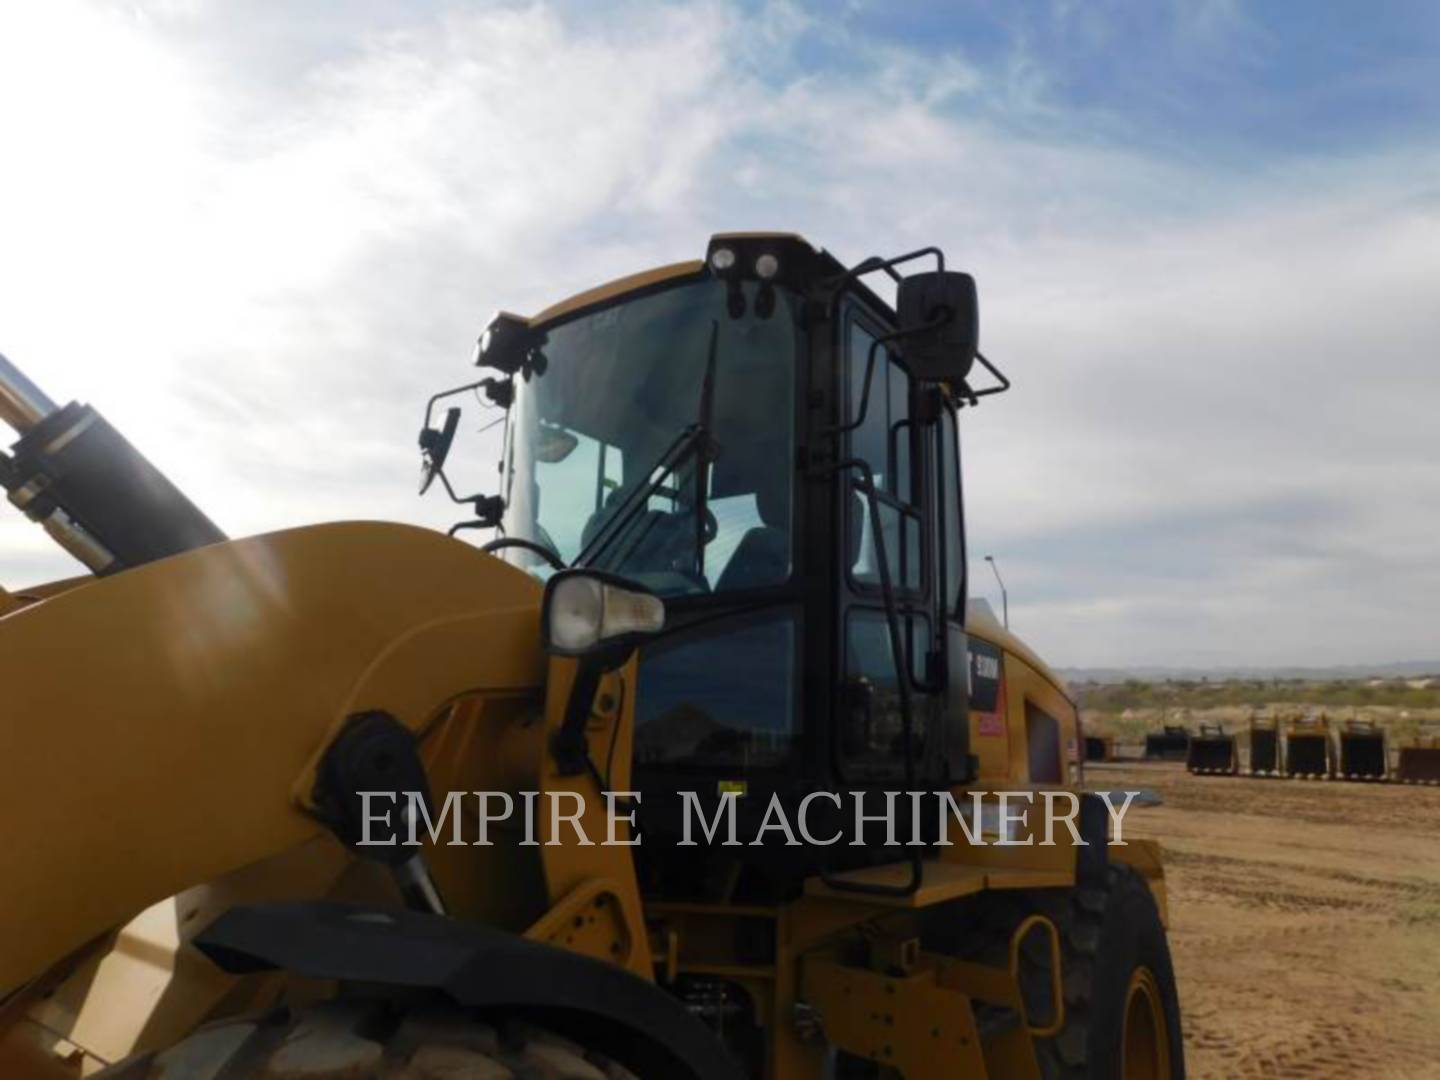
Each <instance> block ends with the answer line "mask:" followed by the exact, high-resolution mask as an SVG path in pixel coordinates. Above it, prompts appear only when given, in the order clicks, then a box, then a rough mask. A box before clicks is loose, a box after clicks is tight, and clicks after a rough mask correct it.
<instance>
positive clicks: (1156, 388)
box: [0, 0, 1440, 667]
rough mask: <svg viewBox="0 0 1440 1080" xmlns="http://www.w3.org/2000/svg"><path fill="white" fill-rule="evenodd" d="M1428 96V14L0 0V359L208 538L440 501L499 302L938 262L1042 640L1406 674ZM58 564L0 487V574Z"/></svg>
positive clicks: (48, 570)
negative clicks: (745, 249)
mask: <svg viewBox="0 0 1440 1080" xmlns="http://www.w3.org/2000/svg"><path fill="white" fill-rule="evenodd" d="M1437 85H1440V7H1437V6H1436V5H1434V4H1431V3H1428V2H1415V3H1406V2H1389V3H1385V4H1379V5H1374V4H1372V5H1361V4H1314V3H1309V2H1300V0H1292V2H1270V3H1263V4H1261V3H1255V4H1239V3H1231V2H1225V0H1186V2H1180V0H1173V2H1172V0H1155V2H1153V3H1144V4H1142V3H1133V2H1129V3H1120V2H1118V0H1091V2H1086V3H1080V2H1078V0H1050V2H1035V3H1023V2H1017V3H1009V2H999V0H996V2H993V3H990V2H970V3H946V4H928V5H922V4H906V3H898V2H879V0H876V2H867V0H855V2H850V3H828V4H818V3H817V4H813V5H807V4H803V3H798V2H758V0H753V2H722V0H713V2H704V3H639V2H636V3H627V2H621V3H616V4H605V5H601V4H595V3H578V2H576V3H567V2H549V3H546V2H539V3H486V2H476V3H453V4H449V3H439V4H437V3H417V2H404V3H401V2H393V3H380V2H378V0H352V2H349V3H346V4H343V5H342V4H321V3H317V2H308V0H286V2H283V3H282V2H269V0H262V2H252V3H245V4H239V3H230V4H226V3H214V2H210V0H154V2H131V3H99V2H97V3H90V4H81V3H75V2H73V0H46V2H45V3H44V4H26V5H20V4H7V5H3V6H0V352H3V353H5V354H6V355H7V356H9V357H10V359H11V360H13V361H15V362H16V363H17V364H19V365H20V366H21V367H23V368H24V369H25V370H26V371H27V372H28V373H29V374H30V375H31V376H32V378H34V379H35V380H36V382H38V383H39V384H40V385H41V386H42V387H44V388H45V389H46V390H47V392H48V393H49V394H50V396H52V397H54V398H56V399H59V400H62V401H64V400H69V399H72V398H75V399H80V400H84V401H88V402H90V403H92V404H94V405H95V406H97V407H98V408H99V409H100V410H101V411H102V412H104V413H105V414H106V416H107V417H109V418H110V419H111V420H112V421H113V422H114V423H115V424H116V425H117V426H118V427H119V428H120V429H121V430H122V431H124V432H125V433H126V434H127V435H128V436H129V437H130V438H131V440H132V441H133V442H135V443H136V444H137V445H138V446H139V447H140V448H141V449H142V450H143V451H144V452H145V453H146V454H147V455H149V456H150V457H151V458H152V460H154V461H155V462H156V463H157V464H158V465H159V466H160V467H161V468H162V469H163V470H165V471H166V472H167V473H168V474H169V475H170V476H171V477H172V478H173V479H174V480H175V481H176V482H177V483H178V484H179V485H180V486H181V488H182V489H183V490H185V491H186V492H187V493H189V494H190V495H191V497H192V498H193V499H194V500H195V501H196V502H198V503H199V504H200V505H201V506H203V507H204V508H205V509H206V510H207V511H208V512H209V513H210V515H211V516H212V517H213V518H214V519H215V520H216V521H217V522H218V523H219V524H220V525H221V526H222V527H223V528H224V529H226V530H227V531H228V532H229V533H230V534H231V535H234V536H239V535H247V534H251V533H256V532H263V531H267V530H272V529H277V528H283V527H287V526H290V525H296V524H303V523H308V522H316V521H324V520H333V519H337V518H384V519H394V520H403V521H411V522H416V523H420V524H427V525H437V526H444V525H448V524H449V523H450V522H451V521H452V520H454V519H455V517H456V515H455V514H454V512H453V510H454V508H453V507H451V506H448V505H446V504H445V503H443V502H442V501H440V499H439V498H438V496H437V495H434V494H432V495H431V496H428V497H427V498H426V499H425V500H421V499H418V498H417V497H416V495H415V483H416V479H417V473H418V458H417V452H416V448H415V436H416V431H417V428H418V426H419V422H420V417H421V413H422V409H423V405H424V401H425V399H426V397H427V396H428V395H429V394H430V393H432V392H434V391H435V390H437V389H440V388H442V387H446V386H451V385H455V384H457V383H459V382H462V381H466V380H467V379H468V378H470V377H471V376H470V373H471V371H472V369H471V368H470V367H469V357H470V351H471V348H472V345H473V342H474V338H475V336H476V334H477V332H478V331H479V330H480V329H481V328H482V327H483V325H484V323H485V322H486V321H487V319H488V317H489V315H490V313H491V312H493V311H494V310H496V309H500V308H505V309H510V310H516V311H522V312H524V311H534V310H538V309H539V308H541V307H543V306H545V304H546V303H548V302H550V301H551V300H554V299H557V298H560V297H562V296H565V295H568V294H570V293H572V292H575V291H578V290H580V289H582V288H585V287H587V286H589V285H592V284H595V283H597V282H599V281H603V280H607V279H609V278H612V277H616V276H619V275H622V274H625V273H629V272H632V271H635V270H639V269H644V268H646V267H649V266H652V265H656V264H660V263H665V262H672V261H677V260H681V259H687V258H698V257H700V256H701V255H702V254H703V251H704V247H705V242H706V239H707V238H708V237H709V235H710V234H712V233H714V232H718V231H725V230H730V229H745V228H749V229H759V228H775V229H785V230H790V231H797V232H801V233H803V234H805V235H806V236H808V237H809V238H810V239H811V240H812V241H814V242H816V243H817V244H820V245H822V246H824V247H826V248H828V249H830V250H831V251H832V252H834V253H835V254H836V255H837V256H838V257H839V258H841V259H842V260H844V261H847V262H849V261H855V260H858V259H860V258H862V257H864V256H867V255H870V254H875V253H898V252H900V251H905V250H910V249H912V248H914V247H918V246H922V245H925V244H932V243H935V244H939V245H941V246H942V247H944V249H945V250H946V252H947V255H948V257H949V262H950V264H951V265H952V266H954V267H957V268H962V269H966V270H969V271H971V272H972V273H974V274H975V276H976V278H977V280H978V282H979V285H980V293H981V307H982V335H981V337H982V346H983V348H984V349H985V351H986V353H987V355H989V356H990V357H991V358H992V359H993V360H995V361H996V362H998V363H999V364H1000V365H1001V366H1002V367H1004V369H1005V370H1006V371H1007V373H1008V374H1009V375H1010V376H1011V377H1012V379H1013V381H1014V389H1013V390H1012V391H1011V392H1010V393H1009V394H1007V395H1004V396H1001V397H997V398H993V399H989V400H987V401H986V402H985V404H984V406H983V407H982V408H980V409H977V410H975V411H974V412H973V413H971V414H968V415H967V416H966V417H965V427H964V432H963V435H962V439H963V442H964V453H965V469H966V485H967V486H966V498H967V515H968V519H967V520H968V531H969V541H970V549H971V553H972V593H973V594H975V595H983V596H988V597H989V598H990V599H991V600H992V601H998V597H997V590H996V588H995V585H994V582H993V578H992V577H990V576H989V567H988V566H987V565H986V564H985V563H984V562H982V561H981V556H982V555H984V554H993V555H994V556H995V557H996V559H997V561H998V562H999V565H1000V567H1001V570H1002V572H1003V574H1004V576H1005V580H1006V584H1007V586H1008V587H1009V592H1010V617H1011V623H1012V625H1013V627H1014V628H1015V629H1016V630H1017V632H1019V633H1020V634H1021V635H1022V636H1024V637H1025V638H1026V639H1027V640H1029V641H1030V642H1031V643H1032V644H1033V645H1034V646H1035V647H1036V648H1037V649H1039V650H1040V651H1041V652H1042V654H1044V655H1046V656H1047V657H1048V658H1050V659H1051V660H1052V662H1054V663H1056V664H1058V665H1061V666H1067V667H1077V666H1137V665H1165V666H1177V665H1178V666H1196V667H1206V666H1236V665H1282V664H1283V665H1289V664H1307V665H1323V664H1342V663H1343V664H1356V663H1361V664H1364V663H1382V662H1387V661H1398V660H1415V659H1432V658H1435V659H1440V618H1437V615H1436V610H1437V601H1440V560H1437V558H1436V547H1437V543H1436V538H1437V537H1440V425H1437V418H1440V363H1437V362H1436V361H1437V346H1436V340H1437V335H1440V288H1437V283H1440V139H1437V136H1440V94H1436V93H1435V92H1434V88H1435V87H1436V86H1437ZM471 419H478V418H475V417H472V418H471ZM471 434H473V433H471ZM482 443H483V440H482V441H481V443H477V444H476V445H477V446H478V445H481V444H482ZM482 458H483V454H481V453H479V452H477V453H476V454H475V455H474V461H473V464H474V465H475V472H474V474H473V476H474V477H475V478H476V481H477V482H476V484H474V485H472V486H475V487H483V486H484V484H485V483H487V482H488V483H492V484H493V475H494V474H493V472H492V466H493V461H487V460H482ZM452 468H453V466H452ZM73 565H74V564H72V563H70V562H69V560H68V558H67V557H65V556H64V555H63V554H60V553H59V552H58V550H57V549H55V548H53V546H52V545H51V544H50V541H49V540H48V538H47V537H46V536H45V534H44V533H43V532H42V531H41V530H39V529H38V528H36V527H35V526H33V525H31V524H30V523H28V522H26V521H25V520H24V519H23V518H21V517H20V515H19V514H18V513H15V512H10V513H0V582H4V583H6V584H7V585H12V586H13V585H17V584H25V583H29V582H34V581H38V580H44V579H47V578H50V577H55V576H59V575H61V574H67V573H71V572H73ZM996 606H997V608H998V606H999V605H998V602H996Z"/></svg>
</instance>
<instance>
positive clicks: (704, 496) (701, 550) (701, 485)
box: [695, 319, 720, 578]
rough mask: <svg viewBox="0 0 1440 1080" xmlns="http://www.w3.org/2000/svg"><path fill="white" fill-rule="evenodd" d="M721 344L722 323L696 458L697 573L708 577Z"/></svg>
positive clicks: (715, 335) (714, 324) (713, 343)
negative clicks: (707, 546)
mask: <svg viewBox="0 0 1440 1080" xmlns="http://www.w3.org/2000/svg"><path fill="white" fill-rule="evenodd" d="M719 340H720V321H719V320H718V319H715V320H712V321H711V323H710V350H709V352H708V353H707V354H706V357H705V381H704V382H703V383H702V384H701V386H700V422H699V424H698V426H699V428H700V437H701V438H702V440H703V444H702V445H701V446H700V449H699V452H698V453H697V454H696V457H695V572H696V573H697V574H699V575H700V576H701V577H702V578H703V577H704V576H705V544H706V539H705V531H706V528H707V525H708V522H707V520H706V518H707V516H708V509H707V508H708V506H709V502H710V465H711V463H712V462H714V461H715V459H716V458H718V457H719V456H720V447H719V445H718V444H717V443H716V442H715V437H714V436H713V435H712V434H711V432H712V431H713V430H714V422H715V354H716V351H717V349H716V347H717V345H718V343H719Z"/></svg>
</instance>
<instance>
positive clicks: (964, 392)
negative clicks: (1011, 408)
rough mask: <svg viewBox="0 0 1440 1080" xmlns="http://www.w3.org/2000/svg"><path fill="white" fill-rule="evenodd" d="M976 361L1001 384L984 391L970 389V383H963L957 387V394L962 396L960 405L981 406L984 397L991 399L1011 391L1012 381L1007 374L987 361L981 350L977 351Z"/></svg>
mask: <svg viewBox="0 0 1440 1080" xmlns="http://www.w3.org/2000/svg"><path fill="white" fill-rule="evenodd" d="M975 359H976V360H979V361H980V363H981V364H983V365H984V366H985V370H986V371H988V372H990V374H991V375H994V376H995V378H996V379H998V380H999V384H998V385H996V386H987V387H985V389H983V390H972V389H970V384H969V382H962V383H961V384H960V385H959V387H957V392H958V393H959V395H960V402H959V404H960V405H967V404H968V405H971V406H975V405H978V404H980V399H981V398H982V397H989V396H990V395H991V394H1003V393H1004V392H1005V391H1006V390H1009V389H1010V380H1009V379H1007V378H1006V377H1005V373H1004V372H1002V371H1001V370H1000V369H999V368H997V367H996V366H995V365H994V364H992V363H991V362H990V361H989V360H987V359H985V354H984V353H982V352H981V351H980V350H979V349H976V350H975Z"/></svg>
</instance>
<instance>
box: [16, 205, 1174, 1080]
mask: <svg viewBox="0 0 1440 1080" xmlns="http://www.w3.org/2000/svg"><path fill="white" fill-rule="evenodd" d="M877 281H884V282H887V284H888V286H889V287H893V290H894V295H895V302H894V304H893V306H892V305H891V304H890V303H887V302H886V301H885V300H883V299H882V298H881V296H880V295H879V294H878V293H877V291H875V289H874V288H872V286H873V285H874V283H875V282H877ZM977 328H978V318H977V307H976V293H975V285H974V281H973V279H971V278H970V277H969V276H968V275H965V274H962V273H958V272H955V271H953V270H950V269H947V268H946V266H945V262H944V258H943V255H942V254H941V253H940V252H939V251H938V250H936V249H933V248H928V249H924V250H921V251H915V252H910V253H907V254H904V255H901V256H898V257H893V258H891V257H875V258H870V259H866V260H865V261H863V262H861V263H859V264H856V265H852V266H846V265H843V264H842V263H840V262H839V261H837V260H836V259H835V258H834V257H833V256H831V255H830V254H828V253H826V252H825V251H822V250H819V249H817V248H815V247H813V246H812V245H810V244H809V243H808V242H806V241H805V240H804V239H802V238H800V237H798V236H793V235H788V234H779V233H733V234H722V235H718V236H715V237H713V238H712V239H711V241H710V243H709V246H708V248H707V249H706V251H705V252H704V257H703V258H701V259H697V260H694V261H690V262H683V263H678V264H675V265H672V266H666V267H662V268H660V269H656V270H652V271H649V272H646V273H642V274H638V275H635V276H632V277H628V278H624V279H621V280H619V281H616V282H613V283H611V284H608V285H604V286H601V287H599V288H596V289H593V290H591V291H589V292H586V293H582V294H581V295H579V296H576V297H574V298H572V299H569V300H566V301H564V302H562V303H560V304H557V305H556V306H554V307H551V308H549V309H547V310H546V311H544V312H542V313H540V314H539V315H537V316H535V317H533V318H522V317H518V316H514V315H509V314H501V315H498V316H496V317H495V319H494V320H493V321H492V322H491V323H490V325H489V326H488V328H487V329H486V331H485V333H484V335H483V337H482V338H481V339H480V343H479V346H478V348H477V355H476V361H477V363H478V365H479V366H480V368H481V369H482V370H481V372H479V373H477V374H478V375H479V377H478V378H477V379H476V380H475V381H473V382H471V383H468V384H466V385H465V386H462V387H458V388H457V389H455V390H452V391H445V392H442V393H440V394H437V395H436V396H435V398H433V399H432V400H431V402H430V403H429V406H428V408H427V415H426V420H425V423H424V425H423V429H422V433H421V436H420V444H421V452H422V459H423V473H422V477H423V479H422V488H423V487H430V486H431V485H432V484H433V483H434V482H436V481H438V487H437V488H436V491H437V492H438V491H444V492H446V493H448V494H449V496H450V497H452V498H454V499H456V501H457V502H460V503H463V504H464V506H465V508H466V516H465V519H464V520H462V521H461V522H460V523H459V524H458V525H457V526H456V527H455V528H454V529H452V530H451V534H450V535H449V536H447V535H443V534H441V533H439V532H435V531H430V530H426V529H420V528H412V527H408V526H403V525H396V524H380V523H369V522H346V523H339V524H330V525H318V526H311V527H305V528H297V529H291V530H286V531H282V532H277V533H272V534H268V535H263V536H254V537H249V538H245V539H237V540H232V539H227V538H226V537H225V536H224V535H223V534H222V533H221V532H220V530H219V529H218V528H217V527H216V526H215V525H214V524H213V523H212V522H210V520H209V519H208V518H206V517H205V516H204V514H202V513H201V512H200V511H199V510H198V509H197V508H196V507H195V506H194V505H193V504H192V503H191V502H190V501H189V500H188V499H186V498H185V496H184V495H182V494H181V493H180V492H179V491H178V490H176V489H175V487H174V486H173V485H172V484H170V483H169V482H168V481H167V480H166V479H165V478H164V477H163V476H162V475H161V474H160V472H159V471H158V470H156V469H155V468H154V467H153V466H152V465H151V464H150V463H149V462H147V461H146V460H145V458H144V457H143V456H142V455H141V454H140V453H139V452H137V451H136V450H135V449H134V447H133V446H131V444H129V443H128V442H127V441H126V440H125V439H124V438H123V437H122V436H121V435H120V434H119V433H118V432H117V431H116V430H115V429H114V428H112V427H111V426H110V425H108V424H107V423H106V422H105V421H104V419H103V417H101V416H100V414H99V413H98V412H96V411H95V410H94V409H93V408H92V407H90V406H88V405H81V404H75V403H72V404H69V405H66V406H63V407H60V406H57V405H56V404H55V403H54V402H52V401H51V400H50V399H49V398H47V397H46V396H45V394H44V393H43V392H42V391H41V390H40V389H39V388H38V387H36V386H35V385H34V384H33V383H31V382H30V381H29V380H27V379H26V378H25V376H24V375H23V374H21V372H20V371H19V370H18V369H16V368H15V367H14V366H13V365H10V364H8V363H4V362H0V418H3V419H5V420H6V421H8V422H9V423H10V425H11V426H13V427H14V428H16V430H17V432H18V434H19V438H18V441H17V442H16V443H15V444H14V446H13V447H12V448H11V450H10V452H9V453H8V454H4V455H0V482H3V485H4V486H5V488H6V490H7V491H8V492H9V495H10V499H11V501H12V502H13V503H14V504H15V505H16V506H17V507H19V508H20V509H21V510H22V511H23V512H25V513H26V514H27V515H28V516H30V517H31V518H32V519H34V520H35V521H37V522H39V523H41V524H42V525H43V526H44V527H45V528H46V529H47V530H48V531H49V532H50V533H51V535H52V536H54V537H55V539H56V540H57V541H59V542H60V543H61V544H63V545H64V546H65V548H66V549H67V550H69V551H70V552H72V553H73V554H75V555H76V556H77V557H78V558H79V559H80V560H81V561H82V562H84V563H85V564H86V565H87V566H88V567H89V568H90V569H91V570H92V571H93V573H92V574H91V575H90V576H87V577H83V578H76V579H71V580H67V581H62V582H57V583H53V584H49V585H45V586H40V587H36V588H31V589H17V590H15V591H13V592H3V591H0V694H3V698H0V700H3V723H0V769H3V783H0V814H3V817H4V820H5V821H6V823H7V842H6V844H5V853H4V856H3V859H4V864H3V865H4V870H5V873H4V886H5V887H4V888H3V889H0V1076H3V1077H6V1078H10V1077H32V1076H33V1077H65V1078H73V1077H78V1076H92V1075H96V1076H104V1077H108V1078H114V1080H119V1078H124V1080H137V1078H142V1077H167V1078H169V1077H197V1078H199V1077H205V1078H231V1077H252V1076H253V1077H301V1076H303V1077H309V1078H324V1077H342V1076H343V1077H408V1078H421V1077H509V1076H513V1077H567V1078H586V1077H589V1078H594V1077H640V1078H642V1080H651V1078H656V1080H685V1078H696V1080H700V1078H704V1080H709V1078H717V1080H718V1078H722V1077H745V1076H750V1077H770V1078H775V1080H787V1078H800V1077H806V1078H809V1077H817V1078H818V1077H897V1076H898V1077H907V1078H924V1077H962V1076H963V1077H1007V1078H1010V1077H1017V1078H1026V1077H1045V1078H1081V1077H1085V1078H1096V1080H1098V1078H1106V1080H1109V1078H1121V1077H1124V1078H1127V1080H1128V1078H1149V1077H1153V1078H1175V1077H1181V1076H1183V1072H1184V1066H1183V1048H1182V1044H1181V1034H1180V1017H1179V1009H1178V1002H1177V998H1176V991H1175V981H1174V975H1173V972H1172V970H1171V964H1170V958H1169V953H1168V948H1167V945H1166V938H1165V931H1164V919H1165V910H1166V905H1165V900H1166V898H1165V888H1164V880H1163V870H1162V866H1161V861H1160V857H1159V851H1158V848H1157V847H1156V846H1155V845H1154V844H1153V843H1147V842H1144V841H1140V840H1137V839H1135V838H1133V837H1132V838H1129V839H1128V840H1124V841H1123V842H1119V841H1120V840H1121V837H1120V836H1118V835H1112V833H1118V832H1119V831H1120V824H1123V813H1121V812H1119V811H1120V810H1121V809H1123V807H1122V805H1121V804H1122V800H1121V799H1120V798H1119V797H1118V796H1117V797H1115V798H1113V799H1110V798H1108V797H1107V798H1102V797H1100V796H1099V795H1097V794H1093V793H1080V792H1078V791H1077V788H1078V787H1079V785H1080V784H1081V781H1082V777H1081V774H1080V772H1079V770H1080V769H1082V768H1083V762H1082V761H1081V760H1080V757H1081V754H1080V752H1079V743H1078V739H1079V736H1080V731H1079V726H1078V720H1077V714H1076V708H1075V704H1074V701H1073V700H1072V698H1071V697H1070V695H1069V694H1068V692H1067V691H1066V689H1065V688H1064V686H1063V685H1062V684H1061V682H1060V680H1059V679H1058V678H1057V677H1056V676H1055V674H1054V673H1053V672H1052V671H1051V670H1050V669H1049V668H1048V667H1047V666H1046V665H1045V663H1044V662H1042V661H1041V659H1040V658H1039V657H1038V656H1036V655H1035V654H1034V653H1033V652H1032V651H1031V650H1030V649H1029V648H1027V647H1026V646H1025V645H1024V644H1023V643H1022V642H1021V641H1020V640H1018V639H1017V638H1016V637H1014V636H1012V635H1011V634H1009V633H1008V632H1007V631H1006V630H1005V629H1003V628H1002V627H1001V626H1000V625H999V624H998V623H997V622H996V621H995V620H994V618H993V617H992V616H991V615H990V614H989V613H988V609H986V608H985V607H984V605H983V604H980V603H973V604H971V603H967V582H966V551H965V529H964V516H963V504H962V499H961V481H960V456H959V429H960V418H961V416H962V415H965V413H964V410H966V409H969V408H973V407H975V406H976V405H977V404H979V403H980V401H981V400H982V399H983V398H984V397H986V396H989V395H991V394H993V393H996V392H998V391H999V390H1002V389H1004V388H1005V387H1007V386H1008V382H1007V381H1006V380H1005V379H1004V376H1003V375H1001V374H1000V372H999V371H998V369H997V368H996V367H995V366H994V365H993V364H991V363H990V362H989V361H988V360H986V358H985V357H984V356H983V355H982V354H981V353H980V352H979V351H978V349H977V342H978V329H977ZM982 373H983V375H984V381H983V384H982V381H981V379H980V376H981V374H982ZM475 400H478V401H480V402H481V403H482V404H483V405H485V406H487V407H488V408H491V409H494V410H499V411H501V412H502V414H503V416H504V421H505V424H504V442H503V456H502V460H501V462H500V484H499V490H498V491H496V492H491V493H487V494H481V495H471V494H469V493H468V491H469V489H468V487H459V486H457V485H459V484H460V483H462V480H463V475H464V472H465V470H467V469H469V470H472V471H475V472H478V471H479V470H480V467H481V465H482V463H481V462H478V461H470V462H465V461H462V460H460V459H461V457H462V456H463V455H460V454H451V452H450V451H451V447H452V444H453V443H454V439H455V435H456V432H457V431H458V430H459V429H460V424H461V420H462V409H463V408H464V407H465V404H466V403H468V402H471V401H475ZM492 475H493V474H492ZM466 529H479V530H489V531H491V532H492V533H493V538H491V539H489V540H488V542H486V543H483V544H481V545H479V546H478V548H477V546H475V545H472V544H470V543H467V542H465V540H464V539H463V538H460V537H459V534H460V533H461V532H462V531H463V530H466ZM1107 836H1109V838H1110V841H1109V842H1107Z"/></svg>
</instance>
